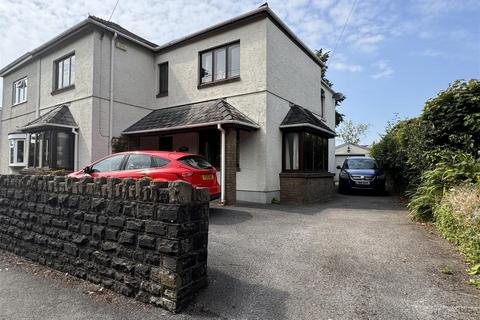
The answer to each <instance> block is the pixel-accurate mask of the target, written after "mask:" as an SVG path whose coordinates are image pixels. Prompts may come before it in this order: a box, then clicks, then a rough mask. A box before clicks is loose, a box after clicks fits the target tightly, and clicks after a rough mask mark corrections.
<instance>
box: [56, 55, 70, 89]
mask: <svg viewBox="0 0 480 320" xmlns="http://www.w3.org/2000/svg"><path fill="white" fill-rule="evenodd" d="M74 84H75V54H74V53H72V54H70V55H69V56H68V57H65V58H61V59H60V60H57V61H56V62H55V89H56V90H59V89H63V88H68V87H71V86H73V85H74Z"/></svg>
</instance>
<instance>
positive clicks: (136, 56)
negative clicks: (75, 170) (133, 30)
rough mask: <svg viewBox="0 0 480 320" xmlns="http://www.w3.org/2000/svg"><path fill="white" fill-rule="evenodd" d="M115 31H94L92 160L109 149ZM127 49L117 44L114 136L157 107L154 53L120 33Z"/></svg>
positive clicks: (118, 40)
mask: <svg viewBox="0 0 480 320" xmlns="http://www.w3.org/2000/svg"><path fill="white" fill-rule="evenodd" d="M112 37H113V35H112V34H111V33H108V32H100V31H96V32H95V33H94V42H95V49H94V61H95V64H94V72H93V73H94V79H93V82H94V117H93V124H92V136H93V147H92V148H93V152H92V157H93V158H92V161H93V160H97V159H99V158H102V157H104V156H106V155H107V153H108V135H109V125H110V124H109V116H110V108H109V106H110V57H111V55H110V54H111V41H112ZM116 42H119V43H121V44H122V47H123V48H124V49H120V48H118V47H117V46H116V45H115V47H114V50H115V51H114V76H113V78H114V87H113V100H114V103H113V120H112V124H113V128H112V129H113V136H114V137H117V136H120V135H121V134H122V132H123V130H125V129H126V128H128V127H129V126H131V125H132V124H133V123H135V122H136V121H138V120H140V119H141V118H143V117H144V116H145V115H147V114H148V113H149V112H151V110H152V109H153V105H154V100H155V89H154V87H155V79H154V76H155V57H154V54H153V53H152V52H151V51H150V50H147V49H146V48H143V47H141V46H139V45H137V44H134V43H133V42H130V41H128V40H125V39H123V38H121V37H118V38H117V40H116Z"/></svg>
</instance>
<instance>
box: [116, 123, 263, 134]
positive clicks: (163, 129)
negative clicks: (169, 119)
mask: <svg viewBox="0 0 480 320" xmlns="http://www.w3.org/2000/svg"><path fill="white" fill-rule="evenodd" d="M222 124H238V125H242V126H247V127H251V128H253V129H258V128H260V126H259V125H257V124H252V123H248V122H243V121H238V120H222V121H214V122H206V123H198V124H190V125H186V126H178V127H168V128H157V129H149V130H138V131H123V134H138V133H151V132H161V131H174V130H182V129H190V128H200V127H206V126H218V125H222Z"/></svg>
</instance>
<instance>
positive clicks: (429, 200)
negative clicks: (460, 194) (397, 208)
mask: <svg viewBox="0 0 480 320" xmlns="http://www.w3.org/2000/svg"><path fill="white" fill-rule="evenodd" d="M425 155H426V159H427V161H429V162H430V163H431V164H430V165H429V166H430V167H432V168H433V169H429V170H426V171H424V172H423V173H422V175H421V177H420V183H419V185H418V186H417V187H416V189H415V190H414V191H411V192H409V193H407V194H408V195H409V196H410V197H411V199H410V202H409V204H408V208H409V209H410V211H411V214H412V217H413V218H414V219H415V220H421V221H427V220H432V218H433V217H434V215H433V212H434V209H435V206H436V205H438V204H440V202H441V200H442V198H443V196H444V194H445V193H446V191H448V190H449V189H450V188H452V187H454V186H457V185H460V184H465V185H475V184H477V183H480V159H477V158H475V157H473V156H472V155H470V154H467V153H463V152H455V151H450V150H435V151H432V152H427V153H426V154H425Z"/></svg>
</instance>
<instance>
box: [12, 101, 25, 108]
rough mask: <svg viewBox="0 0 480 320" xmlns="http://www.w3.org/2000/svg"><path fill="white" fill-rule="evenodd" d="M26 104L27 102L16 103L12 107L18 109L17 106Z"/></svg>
mask: <svg viewBox="0 0 480 320" xmlns="http://www.w3.org/2000/svg"><path fill="white" fill-rule="evenodd" d="M24 103H27V100H25V101H22V102H17V103H14V104H12V107H16V106H19V105H21V104H24Z"/></svg>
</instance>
